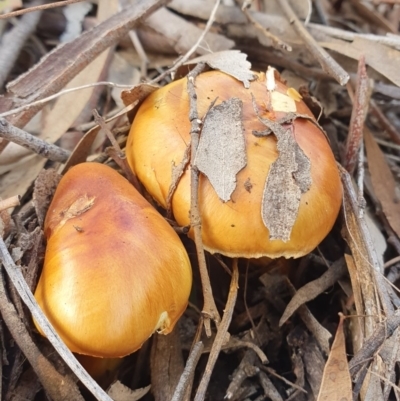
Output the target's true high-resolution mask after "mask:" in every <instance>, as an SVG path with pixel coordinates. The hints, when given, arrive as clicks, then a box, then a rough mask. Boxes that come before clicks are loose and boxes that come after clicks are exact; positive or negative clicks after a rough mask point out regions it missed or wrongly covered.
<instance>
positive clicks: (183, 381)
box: [171, 341, 204, 401]
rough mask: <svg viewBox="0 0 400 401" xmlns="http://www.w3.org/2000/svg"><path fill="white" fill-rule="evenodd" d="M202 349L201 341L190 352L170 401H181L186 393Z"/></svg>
mask: <svg viewBox="0 0 400 401" xmlns="http://www.w3.org/2000/svg"><path fill="white" fill-rule="evenodd" d="M203 348H204V344H203V343H202V342H201V341H199V342H198V343H196V344H195V346H194V347H193V348H192V351H191V352H190V355H189V358H188V360H187V362H186V366H185V370H184V371H183V373H182V375H181V378H180V380H179V383H178V385H177V386H176V389H175V392H174V395H173V397H172V399H171V401H182V400H183V397H184V395H185V393H186V389H187V387H188V386H189V384H190V383H191V382H192V380H193V377H194V373H195V369H196V366H197V363H198V362H199V359H200V357H201V354H202V351H203Z"/></svg>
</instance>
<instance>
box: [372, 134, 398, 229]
mask: <svg viewBox="0 0 400 401" xmlns="http://www.w3.org/2000/svg"><path fill="white" fill-rule="evenodd" d="M364 139H365V149H366V151H367V160H368V169H369V172H370V174H371V182H372V187H373V188H374V192H375V195H376V197H377V198H378V199H379V202H380V203H381V205H382V209H383V213H384V214H385V216H386V218H387V220H388V222H389V224H390V226H391V227H392V228H393V230H394V231H395V232H396V234H397V235H398V236H400V203H399V199H398V196H397V194H396V182H395V180H394V178H393V175H392V172H391V170H390V167H389V166H388V164H387V162H386V160H385V155H384V154H383V152H382V151H381V149H380V148H379V145H378V144H377V143H376V141H375V139H374V137H373V136H372V134H371V132H370V131H369V130H368V129H367V128H365V129H364Z"/></svg>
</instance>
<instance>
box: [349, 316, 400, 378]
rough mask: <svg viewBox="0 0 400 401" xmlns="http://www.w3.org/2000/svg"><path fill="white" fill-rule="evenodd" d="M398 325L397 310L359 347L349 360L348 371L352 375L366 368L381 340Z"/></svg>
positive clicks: (381, 342) (390, 333)
mask: <svg viewBox="0 0 400 401" xmlns="http://www.w3.org/2000/svg"><path fill="white" fill-rule="evenodd" d="M399 326H400V311H399V310H397V311H396V312H395V313H394V314H393V315H391V316H389V317H388V318H387V319H386V320H385V321H383V322H381V323H380V324H379V326H378V327H377V328H376V330H375V332H374V333H373V334H372V335H371V336H370V337H369V338H367V339H366V340H365V342H364V344H363V346H362V347H361V349H360V350H359V351H358V352H357V354H356V355H354V357H353V358H352V359H351V360H350V362H349V369H350V373H351V375H352V376H353V377H355V376H356V375H358V374H359V373H360V371H361V370H364V369H366V366H368V365H369V364H370V363H371V361H372V359H373V357H374V355H375V354H376V352H377V351H378V350H379V349H380V348H381V346H382V344H383V342H384V341H385V340H386V339H387V338H389V337H390V336H392V334H393V333H394V331H395V330H396V329H397V328H398V327H399Z"/></svg>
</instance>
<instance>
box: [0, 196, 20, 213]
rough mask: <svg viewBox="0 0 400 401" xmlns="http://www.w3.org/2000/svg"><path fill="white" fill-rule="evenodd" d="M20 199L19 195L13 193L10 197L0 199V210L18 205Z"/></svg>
mask: <svg viewBox="0 0 400 401" xmlns="http://www.w3.org/2000/svg"><path fill="white" fill-rule="evenodd" d="M20 199H21V198H20V196H19V195H15V196H12V197H11V198H7V199H3V200H0V212H2V211H3V210H7V209H10V208H12V207H16V206H18V205H19V201H20Z"/></svg>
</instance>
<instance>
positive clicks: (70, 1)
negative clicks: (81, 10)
mask: <svg viewBox="0 0 400 401" xmlns="http://www.w3.org/2000/svg"><path fill="white" fill-rule="evenodd" d="M81 1H84V0H64V1H62V0H61V1H57V2H54V3H49V4H43V5H39V6H31V7H28V8H23V9H22V10H17V11H12V12H10V13H7V14H2V15H0V19H7V18H13V17H18V16H19V15H23V14H27V13H33V12H34V11H42V10H48V9H50V8H55V7H62V6H67V5H68V4H73V3H79V2H81Z"/></svg>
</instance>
